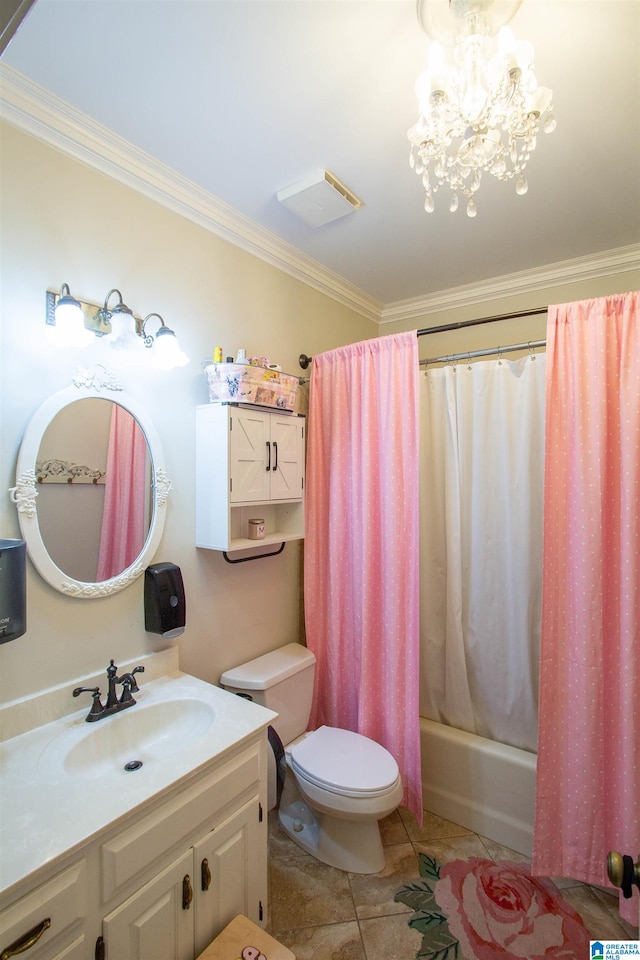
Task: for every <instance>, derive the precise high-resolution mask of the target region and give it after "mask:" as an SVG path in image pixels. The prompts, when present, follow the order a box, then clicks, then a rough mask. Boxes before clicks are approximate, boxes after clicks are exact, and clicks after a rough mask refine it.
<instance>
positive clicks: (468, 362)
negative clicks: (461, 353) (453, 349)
mask: <svg viewBox="0 0 640 960" xmlns="http://www.w3.org/2000/svg"><path fill="white" fill-rule="evenodd" d="M471 369H472V368H471V351H469V353H468V354H467V370H471Z"/></svg>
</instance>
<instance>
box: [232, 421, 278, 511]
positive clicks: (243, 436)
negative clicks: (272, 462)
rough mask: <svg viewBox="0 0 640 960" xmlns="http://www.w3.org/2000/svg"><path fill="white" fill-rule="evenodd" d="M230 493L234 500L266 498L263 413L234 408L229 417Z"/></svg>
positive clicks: (266, 439) (266, 427)
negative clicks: (235, 409)
mask: <svg viewBox="0 0 640 960" xmlns="http://www.w3.org/2000/svg"><path fill="white" fill-rule="evenodd" d="M231 423H232V426H231V463H230V475H231V482H232V487H231V492H230V499H231V500H232V501H233V502H235V503H238V502H245V501H251V500H266V499H267V498H268V496H269V472H268V471H267V466H268V453H269V451H268V449H267V443H268V442H269V420H268V417H267V415H265V414H263V413H259V412H258V413H253V411H249V410H240V411H234V413H233V415H232V418H231Z"/></svg>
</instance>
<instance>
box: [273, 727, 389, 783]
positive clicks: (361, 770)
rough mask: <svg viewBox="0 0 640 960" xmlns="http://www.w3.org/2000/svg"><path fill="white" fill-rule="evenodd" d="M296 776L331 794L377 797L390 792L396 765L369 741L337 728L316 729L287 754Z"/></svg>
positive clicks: (380, 748)
mask: <svg viewBox="0 0 640 960" xmlns="http://www.w3.org/2000/svg"><path fill="white" fill-rule="evenodd" d="M289 756H290V760H291V766H292V768H293V770H294V772H295V773H296V775H299V776H301V777H302V778H303V779H305V780H307V781H309V782H310V783H312V784H314V785H315V786H317V787H320V788H321V789H323V790H327V791H329V792H330V793H335V794H340V795H342V796H345V797H377V796H382V795H385V794H387V793H388V792H389V791H390V790H392V789H393V788H394V787H395V786H396V784H397V782H398V778H399V775H400V773H399V770H398V764H397V763H396V761H395V759H394V758H393V757H392V756H391V754H390V753H389V751H388V750H386V749H385V748H384V747H382V746H381V745H380V744H379V743H376V742H375V741H374V740H370V739H369V737H364V736H363V735H362V734H360V733H353V731H351V730H341V729H338V728H336V727H319V728H318V729H317V730H315V731H314V732H313V733H310V734H309V735H308V736H306V737H305V738H304V739H303V740H300V741H299V742H298V743H296V744H294V745H293V746H292V747H291V750H290V751H289Z"/></svg>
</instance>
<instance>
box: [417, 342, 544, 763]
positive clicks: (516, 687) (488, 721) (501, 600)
mask: <svg viewBox="0 0 640 960" xmlns="http://www.w3.org/2000/svg"><path fill="white" fill-rule="evenodd" d="M545 359H546V358H545V356H544V354H537V355H535V356H529V357H525V358H523V359H521V360H516V361H509V360H504V359H502V358H499V359H496V360H490V361H482V362H476V363H473V364H466V363H464V364H458V365H456V366H449V367H445V368H441V369H431V370H428V371H427V372H426V373H425V374H424V376H422V377H421V378H420V381H421V387H420V389H421V396H420V403H421V449H420V457H421V461H420V478H421V480H420V483H421V494H420V496H421V500H420V526H421V531H420V552H421V556H420V569H421V595H420V621H421V624H420V626H421V658H420V674H421V676H420V712H421V714H422V715H423V716H425V717H428V718H430V719H432V720H440V721H442V722H444V723H448V724H450V725H452V726H455V727H459V728H461V729H463V730H467V731H469V732H471V733H476V734H478V735H480V736H483V737H488V738H489V739H492V740H498V741H500V742H502V743H507V744H511V745H512V746H515V747H520V748H522V749H525V750H531V751H535V749H536V738H537V696H538V654H539V639H540V611H541V580H542V501H543V464H544V416H545V413H544V408H545Z"/></svg>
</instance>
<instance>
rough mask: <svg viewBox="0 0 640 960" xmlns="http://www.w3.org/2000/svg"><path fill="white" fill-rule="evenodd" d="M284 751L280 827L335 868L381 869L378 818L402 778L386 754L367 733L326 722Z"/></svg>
mask: <svg viewBox="0 0 640 960" xmlns="http://www.w3.org/2000/svg"><path fill="white" fill-rule="evenodd" d="M285 754H286V756H287V768H288V771H287V784H285V788H284V790H283V794H282V798H281V800H280V807H279V810H278V817H279V820H280V824H281V825H282V827H283V829H284V830H285V832H286V833H288V834H289V836H290V837H291V838H292V839H293V840H295V842H296V843H298V844H299V845H300V846H301V847H302V848H303V849H304V850H306V851H307V852H308V853H310V854H312V855H313V856H315V857H317V858H318V859H319V860H322V861H323V863H328V864H330V865H331V866H333V867H338V868H339V869H340V870H347V871H349V872H350V873H378V871H380V870H382V869H383V867H384V865H385V857H384V850H383V847H382V840H381V837H380V828H379V826H378V821H379V820H381V819H382V818H383V817H386V816H388V815H389V814H390V813H392V812H393V811H394V810H395V809H396V807H397V806H398V804H399V803H400V802H401V800H402V781H401V779H400V773H399V771H398V765H397V763H396V761H395V760H394V759H393V757H392V756H391V754H390V753H389V752H388V751H387V750H385V749H384V747H381V746H380V744H378V743H375V741H373V740H370V739H369V738H368V737H363V736H362V735H361V734H358V733H353V732H351V731H350V730H341V729H339V728H336V727H326V726H323V727H319V728H318V729H317V730H316V731H314V732H312V733H310V734H309V735H308V736H305V737H303V738H301V739H300V740H299V741H298V742H297V743H295V744H293V745H292V746H291V748H290V749H286V750H285Z"/></svg>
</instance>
